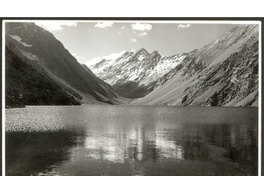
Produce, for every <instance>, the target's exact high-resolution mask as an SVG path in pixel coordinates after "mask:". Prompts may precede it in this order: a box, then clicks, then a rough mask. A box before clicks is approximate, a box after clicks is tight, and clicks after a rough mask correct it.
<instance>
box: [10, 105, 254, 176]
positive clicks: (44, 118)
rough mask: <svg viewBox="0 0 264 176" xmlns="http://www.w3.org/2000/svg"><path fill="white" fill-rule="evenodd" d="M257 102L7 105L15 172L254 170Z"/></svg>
mask: <svg viewBox="0 0 264 176" xmlns="http://www.w3.org/2000/svg"><path fill="white" fill-rule="evenodd" d="M257 168H258V112H257V108H220V107H203V108H198V107H136V106H104V105H82V106H28V107H26V108H13V109H6V175H9V176H18V175H21V176H23V175H25V176H30V175H32V176H46V175H47V176H50V175H56V176H170V175H177V176H181V175H182V176H198V175H199V176H207V175H208V176H229V175H230V176H234V175H235V176H244V175H245V176H251V175H257Z"/></svg>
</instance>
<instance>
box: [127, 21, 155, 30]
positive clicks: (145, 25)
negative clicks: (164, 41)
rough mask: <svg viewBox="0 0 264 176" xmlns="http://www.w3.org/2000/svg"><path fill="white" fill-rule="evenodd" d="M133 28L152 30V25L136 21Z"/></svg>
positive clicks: (132, 25)
mask: <svg viewBox="0 0 264 176" xmlns="http://www.w3.org/2000/svg"><path fill="white" fill-rule="evenodd" d="M131 28H132V29H133V30H136V31H150V30H151V29H152V25H151V24H146V23H135V24H131Z"/></svg>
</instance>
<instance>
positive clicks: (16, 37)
mask: <svg viewBox="0 0 264 176" xmlns="http://www.w3.org/2000/svg"><path fill="white" fill-rule="evenodd" d="M9 36H10V37H11V38H12V39H14V40H16V41H17V42H19V43H20V44H22V45H23V46H25V47H31V46H32V45H29V44H27V43H25V42H22V41H21V40H22V39H21V37H20V36H18V35H9Z"/></svg>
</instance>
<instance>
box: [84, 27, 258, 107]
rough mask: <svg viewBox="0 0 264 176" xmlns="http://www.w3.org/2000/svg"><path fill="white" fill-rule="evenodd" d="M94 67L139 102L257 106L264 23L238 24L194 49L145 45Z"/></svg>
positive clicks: (98, 63)
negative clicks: (165, 50) (169, 50)
mask: <svg viewBox="0 0 264 176" xmlns="http://www.w3.org/2000/svg"><path fill="white" fill-rule="evenodd" d="M89 68H91V70H92V71H93V72H94V73H95V74H96V75H97V76H98V77H99V78H101V79H102V80H104V81H106V82H107V83H109V84H110V85H112V86H113V88H114V90H115V91H116V92H117V93H118V94H120V95H122V96H124V97H129V98H137V99H135V100H134V101H132V102H131V104H134V105H172V106H187V105H193V106H196V105H197V106H257V104H258V26H257V25H237V26H236V27H234V28H233V29H231V30H230V31H228V32H226V33H225V34H223V35H222V36H220V37H219V38H217V39H216V40H214V41H212V42H211V43H209V44H208V45H206V46H204V47H202V48H200V49H195V50H193V51H191V52H189V53H182V54H175V55H173V56H161V55H160V54H159V52H158V51H153V52H152V53H149V52H148V51H147V50H146V49H144V48H142V49H140V50H138V51H127V52H125V53H123V55H121V56H120V57H118V58H116V59H101V60H100V61H99V62H97V63H96V64H92V65H89Z"/></svg>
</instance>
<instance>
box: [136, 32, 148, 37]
mask: <svg viewBox="0 0 264 176" xmlns="http://www.w3.org/2000/svg"><path fill="white" fill-rule="evenodd" d="M146 35H148V33H146V32H145V31H144V32H141V33H139V34H138V36H140V37H144V36H146Z"/></svg>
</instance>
